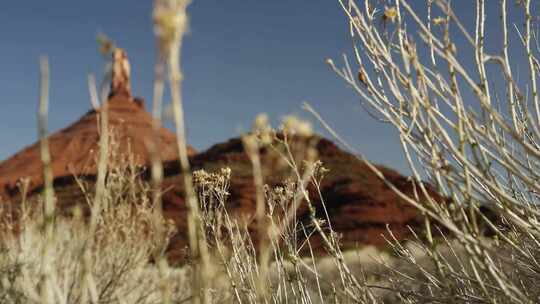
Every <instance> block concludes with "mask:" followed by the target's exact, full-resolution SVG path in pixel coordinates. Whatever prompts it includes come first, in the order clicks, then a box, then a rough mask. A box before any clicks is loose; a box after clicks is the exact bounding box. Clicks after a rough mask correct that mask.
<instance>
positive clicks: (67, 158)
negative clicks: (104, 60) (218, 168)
mask: <svg viewBox="0 0 540 304" xmlns="http://www.w3.org/2000/svg"><path fill="white" fill-rule="evenodd" d="M116 53H117V54H116V55H115V56H117V57H118V58H116V57H115V58H116V59H115V61H114V62H115V64H114V68H113V77H112V83H111V90H110V95H109V99H108V100H107V101H106V102H107V104H108V116H109V120H108V121H109V126H110V130H111V134H112V135H113V138H114V141H115V145H116V146H118V147H121V151H124V152H126V153H130V154H132V155H133V156H134V159H135V163H136V164H137V165H146V164H148V163H150V159H151V155H150V153H149V149H148V143H153V142H154V141H155V138H158V142H159V148H158V149H156V151H158V154H159V156H160V158H161V159H162V160H163V161H171V160H174V159H176V158H177V155H178V154H177V152H176V151H177V150H176V147H175V144H174V143H175V141H176V139H175V135H174V133H173V132H171V131H170V130H168V129H166V128H160V129H159V130H158V132H157V137H156V136H154V135H155V134H154V133H155V132H154V130H153V129H152V116H151V115H150V114H149V113H148V112H147V111H146V110H145V108H144V101H143V100H142V99H139V98H134V97H132V95H131V88H130V84H129V63H127V59H126V57H125V53H124V52H123V51H122V50H120V49H118V50H117V52H116ZM100 111H101V109H97V110H91V111H89V112H88V113H86V114H85V115H84V116H82V117H81V118H80V119H79V120H78V121H76V122H75V123H73V124H72V125H70V126H68V127H67V128H65V129H62V130H60V131H58V132H56V133H54V134H52V135H50V136H49V146H50V153H51V156H52V162H51V166H52V171H53V175H54V178H55V181H56V184H59V183H63V182H64V181H65V180H66V179H67V180H69V179H70V178H71V177H72V176H74V175H75V176H81V175H89V176H92V175H95V174H96V159H97V158H98V154H99V148H98V144H99V138H100V131H99V116H100ZM189 152H190V153H191V154H194V153H195V150H194V149H193V148H191V147H190V148H189ZM42 172H43V166H42V162H41V157H40V146H39V142H37V143H34V144H33V145H31V146H29V147H27V148H25V149H23V150H22V151H20V152H18V153H16V154H15V155H13V156H12V157H10V158H9V159H7V160H5V161H3V162H0V196H2V197H4V199H6V197H7V198H9V197H12V196H16V195H17V194H18V192H19V189H18V188H17V182H18V181H19V179H21V178H29V179H30V189H29V190H30V191H36V190H38V189H39V188H40V187H41V185H42V183H43V177H42Z"/></svg>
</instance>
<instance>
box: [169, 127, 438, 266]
mask: <svg viewBox="0 0 540 304" xmlns="http://www.w3.org/2000/svg"><path fill="white" fill-rule="evenodd" d="M310 140H315V142H316V145H315V149H316V150H317V152H318V159H320V160H321V161H322V164H323V166H324V167H325V168H326V169H328V172H327V173H326V174H325V176H324V177H323V178H322V179H321V183H320V193H319V192H318V190H317V189H316V187H315V186H314V185H313V184H310V185H309V186H308V190H309V193H310V199H311V200H312V203H313V205H314V207H315V212H316V215H317V217H319V218H322V219H327V216H326V214H328V220H329V221H330V224H331V226H332V228H333V230H334V231H335V232H337V233H338V235H340V238H341V239H340V242H341V246H342V248H344V249H351V248H357V247H361V246H364V245H375V246H386V244H387V243H386V240H385V236H386V237H388V232H387V225H388V227H389V228H390V229H391V230H392V233H393V234H394V236H395V237H397V238H398V239H404V238H406V237H407V236H409V235H410V230H409V226H410V227H412V228H420V227H421V225H422V223H423V219H422V218H421V216H420V215H419V213H418V212H417V210H416V209H415V208H414V207H413V206H411V205H410V204H408V203H406V202H405V201H403V200H402V199H400V198H399V197H398V195H397V194H396V193H395V192H394V191H393V190H391V189H390V188H389V187H388V186H387V185H386V184H385V183H384V182H383V181H382V180H381V179H379V178H378V177H377V176H376V175H375V174H374V173H373V172H372V171H371V170H370V169H369V168H368V167H367V165H366V164H365V163H364V162H362V161H360V160H359V159H358V158H357V157H355V156H354V155H351V154H349V153H347V152H344V151H343V150H341V149H339V148H338V147H337V146H336V145H334V144H333V143H332V142H330V141H329V140H326V139H323V138H311V139H310ZM298 142H300V145H299V146H300V149H298V146H297V149H296V151H298V150H302V147H303V143H305V142H306V140H305V139H300V140H298ZM298 142H295V141H294V140H293V142H292V145H293V146H294V145H295V144H298ZM274 148H275V149H274ZM274 148H263V149H261V151H260V155H261V162H262V164H263V175H264V182H265V183H267V184H268V185H269V186H270V188H272V187H275V186H283V185H284V183H285V182H286V180H288V179H290V178H292V179H293V180H294V174H292V171H291V170H290V168H288V166H286V165H284V164H283V162H282V156H281V155H279V153H277V152H276V150H278V151H279V150H280V147H279V145H278V146H275V147H274ZM192 164H193V168H194V169H204V170H206V171H208V172H213V171H216V170H219V169H220V168H224V167H229V168H231V180H230V187H229V193H230V197H229V199H228V200H227V202H226V206H227V210H228V213H229V214H231V215H233V216H234V217H236V218H241V219H244V220H247V221H248V222H249V223H248V225H249V228H250V230H251V231H253V232H255V226H256V223H255V221H254V213H255V208H256V207H255V206H256V202H255V185H254V182H253V173H252V166H251V162H250V160H249V157H248V155H247V154H246V153H245V151H244V148H243V145H242V141H241V140H240V139H238V138H236V139H231V140H229V141H228V142H226V143H222V144H218V145H215V146H213V147H211V148H210V149H209V150H207V151H205V152H202V153H199V154H197V155H195V156H194V157H193V158H192ZM378 169H379V170H381V171H382V173H383V174H384V176H385V177H386V178H387V179H388V180H389V181H391V182H392V183H393V184H394V185H396V186H397V187H398V188H399V189H400V190H401V191H403V192H404V193H406V194H408V195H412V194H413V191H414V189H413V184H412V182H410V181H409V180H408V179H407V178H406V177H404V176H402V175H400V174H399V173H397V172H396V171H394V170H391V169H388V168H385V167H382V166H379V167H378ZM164 189H168V190H167V191H166V192H165V194H164V196H163V204H164V206H163V208H164V211H165V214H166V215H167V216H168V217H169V218H171V219H173V220H174V221H175V223H176V225H177V227H178V228H179V229H178V231H179V233H178V234H177V235H176V236H175V237H174V240H173V243H172V244H171V255H172V256H173V257H174V259H177V260H181V259H182V258H183V255H184V253H185V247H186V244H187V238H186V234H185V232H186V229H187V226H186V216H187V208H186V206H185V201H184V194H183V187H182V176H181V175H179V174H177V173H175V172H169V175H168V176H167V177H166V178H165V181H164ZM428 189H429V186H428ZM429 191H430V192H431V193H430V194H431V195H433V196H435V197H437V195H436V193H435V192H434V191H432V190H431V189H430V190H429ZM323 202H324V205H323ZM324 207H325V208H324ZM325 209H326V211H325ZM308 211H309V210H308V205H307V204H306V203H305V202H304V203H302V204H301V205H300V207H299V208H298V210H297V218H298V220H299V221H300V222H301V223H302V224H303V225H304V226H305V227H310V226H312V225H311V224H310V216H309V212H308ZM325 227H329V226H328V224H326V225H325ZM307 230H308V233H309V228H307ZM252 237H253V238H254V241H255V242H256V233H253V234H252ZM298 240H299V242H303V241H304V240H305V237H304V233H303V232H300V233H299V234H298ZM310 244H311V246H312V248H313V249H314V251H316V252H318V253H322V252H324V248H323V244H322V239H321V237H320V236H319V235H318V234H313V235H312V236H311V237H310ZM306 249H307V247H306Z"/></svg>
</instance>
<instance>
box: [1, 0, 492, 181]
mask: <svg viewBox="0 0 540 304" xmlns="http://www.w3.org/2000/svg"><path fill="white" fill-rule="evenodd" d="M455 2H457V3H458V4H457V6H458V7H457V9H458V10H459V9H465V8H469V9H466V10H464V11H463V12H464V14H472V13H474V6H473V4H472V3H473V1H465V0H460V1H455ZM488 2H489V1H488ZM497 2H498V1H497ZM460 3H461V4H460ZM151 9H152V3H151V1H149V0H147V1H142V0H140V1H139V0H137V1H135V0H114V1H110V0H93V1H72V0H70V1H68V0H53V1H37V0H19V1H7V2H6V3H3V4H2V8H1V9H0V28H1V30H0V41H1V44H0V96H1V101H0V102H1V103H2V108H1V109H2V110H0V130H1V133H0V136H1V137H0V139H1V142H2V145H0V159H5V158H7V157H8V156H9V155H11V154H13V153H14V152H16V151H18V150H19V149H21V148H23V147H24V146H26V145H28V144H31V143H33V142H34V141H35V140H36V137H37V136H36V134H37V131H36V109H37V96H38V58H39V56H40V55H47V56H48V57H49V61H50V67H51V101H50V129H51V130H52V131H54V130H58V129H59V128H62V127H64V126H67V125H68V124H70V123H71V122H74V121H75V120H77V119H78V118H79V117H80V116H81V115H83V114H84V113H85V112H86V111H87V110H88V109H89V108H90V102H89V98H88V89H87V84H86V78H87V75H88V74H89V73H95V74H98V75H99V74H100V73H101V72H102V68H103V61H102V59H101V57H100V55H99V54H98V52H97V46H96V42H95V37H96V34H97V33H99V32H103V33H105V34H107V35H108V36H109V37H111V38H112V39H113V40H115V41H116V42H117V44H118V45H119V46H121V47H123V48H125V49H126V50H127V52H128V54H129V56H130V61H131V66H132V87H133V91H134V94H135V95H137V96H141V97H143V98H145V99H146V100H147V105H148V106H150V104H149V102H150V100H151V94H152V81H153V64H154V61H155V60H154V58H155V47H154V36H153V29H152V23H151ZM189 12H190V14H191V31H190V34H189V36H188V37H187V39H186V40H185V47H184V51H183V58H182V62H183V66H184V72H185V76H186V79H185V83H184V100H185V107H186V109H185V111H186V116H187V128H188V133H189V134H188V135H189V138H188V140H189V143H190V144H191V145H192V146H194V147H195V148H196V149H198V150H204V149H206V148H208V147H209V146H211V145H212V144H214V143H218V142H222V141H225V140H227V139H228V138H230V137H234V136H238V135H239V134H240V132H241V131H245V130H248V129H249V128H250V125H251V121H252V120H253V118H254V117H255V115H256V114H257V113H260V112H267V113H268V114H269V116H270V117H271V118H272V120H273V121H274V123H275V124H277V122H278V121H279V120H280V118H281V117H282V116H284V115H286V114H290V113H293V114H298V115H301V116H304V117H308V118H309V115H307V114H306V113H304V112H303V110H302V109H301V105H302V103H303V102H304V101H308V102H310V103H311V104H312V105H313V106H314V107H315V108H316V109H317V110H319V111H320V112H321V113H322V114H323V116H324V117H325V118H326V119H327V120H328V121H329V122H330V123H331V124H332V125H333V126H334V127H335V128H336V130H337V131H338V132H339V133H340V134H341V135H342V136H343V137H344V138H345V139H346V140H347V141H348V142H349V143H350V144H351V145H352V146H354V147H355V148H357V149H358V150H359V151H361V152H362V153H364V154H365V155H367V156H368V158H370V159H371V160H373V161H375V162H378V163H382V164H386V165H388V166H391V167H394V168H396V169H398V170H400V171H402V172H407V170H406V165H405V163H404V159H403V157H402V156H401V150H400V148H399V145H398V142H397V136H396V134H395V133H394V132H393V131H392V130H391V129H390V128H388V127H386V126H384V125H382V124H380V123H378V122H376V121H374V120H373V119H371V118H370V117H369V116H368V115H366V114H365V113H364V112H363V110H362V109H361V107H360V104H359V101H358V98H357V97H356V96H355V95H354V93H353V92H352V91H351V90H350V89H349V88H347V87H346V85H345V84H344V83H343V81H341V80H340V79H338V77H337V76H336V75H334V74H333V72H332V71H330V69H329V68H328V67H327V65H326V64H325V63H324V60H325V58H328V57H332V58H337V59H339V58H340V56H341V54H342V53H344V52H349V50H350V40H349V38H348V37H347V30H348V26H347V22H346V19H345V17H344V14H343V12H342V11H341V8H340V6H339V4H338V2H337V1H327V0H324V1H323V0H316V1H313V0H295V1H285V0H281V1H239V0H227V1H208V0H195V1H194V2H193V4H192V5H191V6H190V8H189ZM336 61H339V60H336ZM314 123H316V122H314ZM319 130H321V129H320V128H319ZM323 134H324V133H323Z"/></svg>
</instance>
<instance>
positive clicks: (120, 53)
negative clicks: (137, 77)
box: [109, 48, 132, 100]
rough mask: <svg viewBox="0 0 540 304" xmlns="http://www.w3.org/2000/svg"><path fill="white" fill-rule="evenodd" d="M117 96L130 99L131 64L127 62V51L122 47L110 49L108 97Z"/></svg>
mask: <svg viewBox="0 0 540 304" xmlns="http://www.w3.org/2000/svg"><path fill="white" fill-rule="evenodd" d="M117 96H118V97H119V96H122V97H125V98H127V99H129V100H132V94H131V65H130V64H129V59H128V56H127V52H126V51H125V50H124V49H122V48H115V49H114V50H113V51H112V64H111V87H110V92H109V99H111V98H113V97H117Z"/></svg>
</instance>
